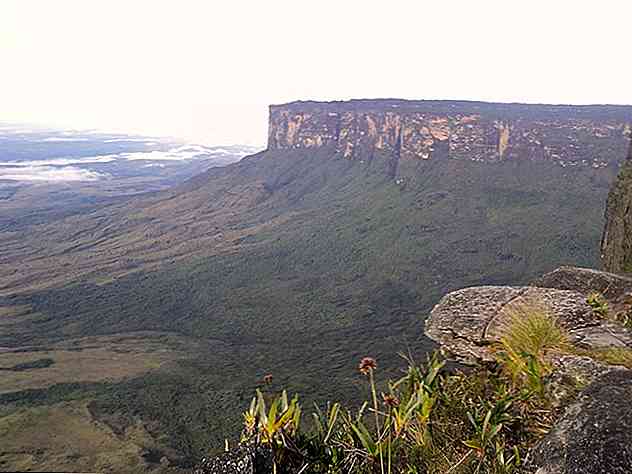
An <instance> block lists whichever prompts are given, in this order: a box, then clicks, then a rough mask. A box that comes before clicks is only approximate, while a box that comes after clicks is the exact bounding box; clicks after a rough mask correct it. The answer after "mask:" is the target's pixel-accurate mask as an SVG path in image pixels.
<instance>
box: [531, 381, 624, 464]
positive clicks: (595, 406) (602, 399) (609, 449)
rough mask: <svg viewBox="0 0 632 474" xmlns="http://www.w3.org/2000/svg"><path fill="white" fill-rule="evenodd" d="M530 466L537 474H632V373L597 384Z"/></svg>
mask: <svg viewBox="0 0 632 474" xmlns="http://www.w3.org/2000/svg"><path fill="white" fill-rule="evenodd" d="M529 460H530V464H531V465H532V466H533V469H535V473H536V474H629V473H630V472H632V371H631V370H613V371H610V372H608V373H606V374H604V375H601V376H600V377H598V378H597V379H596V380H595V381H594V382H592V383H591V384H590V385H589V386H588V387H587V388H586V389H584V390H583V391H582V393H581V394H580V396H579V398H578V399H577V401H576V402H575V403H574V404H573V405H571V406H570V407H569V408H568V409H567V410H566V412H565V414H564V416H563V418H562V419H561V420H560V421H559V422H558V423H557V424H556V425H555V427H554V428H553V430H552V431H551V433H549V434H548V435H547V436H546V437H545V438H544V439H543V440H542V441H540V442H539V443H538V444H537V445H536V446H535V448H534V449H533V450H532V451H531V453H530V455H529Z"/></svg>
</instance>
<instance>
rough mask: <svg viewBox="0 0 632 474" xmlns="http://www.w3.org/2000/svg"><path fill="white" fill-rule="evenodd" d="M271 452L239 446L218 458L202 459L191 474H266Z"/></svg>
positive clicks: (270, 461)
mask: <svg viewBox="0 0 632 474" xmlns="http://www.w3.org/2000/svg"><path fill="white" fill-rule="evenodd" d="M270 472H272V452H271V451H270V450H269V449H265V448H263V447H261V446H259V447H255V446H252V445H240V446H238V447H237V448H235V449H233V450H231V451H228V452H226V453H223V454H220V455H219V456H215V457H209V458H204V459H202V462H201V463H200V465H199V466H198V467H197V468H196V469H195V471H193V474H264V473H265V474H268V473H270Z"/></svg>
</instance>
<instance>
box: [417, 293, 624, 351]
mask: <svg viewBox="0 0 632 474" xmlns="http://www.w3.org/2000/svg"><path fill="white" fill-rule="evenodd" d="M523 307H535V308H542V309H543V310H546V311H547V312H549V313H550V314H551V315H553V316H554V317H555V318H556V319H557V321H558V323H559V324H560V326H562V327H563V328H564V329H566V330H567V332H568V333H569V335H570V337H571V342H572V343H573V344H576V345H578V346H582V347H586V348H599V347H632V334H631V333H630V331H629V330H626V329H624V328H623V327H621V326H620V325H618V324H614V323H611V322H609V321H607V320H605V319H603V318H602V317H601V316H599V315H597V314H596V313H594V312H593V309H592V308H591V306H590V305H588V303H587V302H586V295H585V294H584V293H580V292H577V291H572V290H561V289H556V288H540V287H532V286H523V287H512V286H479V287H472V288H464V289H462V290H458V291H454V292H452V293H449V294H447V295H446V296H444V297H443V298H442V299H441V301H439V303H438V304H437V305H436V306H435V307H434V309H433V310H432V312H431V313H430V317H429V318H428V319H427V320H426V323H425V333H426V335H427V336H428V337H430V338H431V339H434V340H435V341H436V342H438V343H439V344H440V345H441V346H442V348H443V349H444V350H447V351H448V352H450V353H451V354H453V355H454V356H456V358H457V359H459V360H461V361H464V362H473V361H476V360H483V361H492V360H494V357H493V354H492V350H491V346H492V345H493V344H494V343H496V342H498V341H499V339H500V334H501V332H502V328H503V327H504V325H505V324H506V323H507V322H508V320H509V318H510V317H511V314H512V311H514V310H519V309H520V308H523Z"/></svg>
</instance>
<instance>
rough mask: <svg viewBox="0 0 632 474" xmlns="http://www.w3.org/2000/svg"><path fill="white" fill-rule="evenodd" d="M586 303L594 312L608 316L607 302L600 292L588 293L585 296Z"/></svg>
mask: <svg viewBox="0 0 632 474" xmlns="http://www.w3.org/2000/svg"><path fill="white" fill-rule="evenodd" d="M586 303H588V304H589V305H590V307H592V309H593V312H594V313H595V314H598V315H599V316H601V317H602V318H606V317H607V316H608V302H607V301H606V299H605V298H604V296H603V295H602V294H601V293H599V292H593V293H591V294H589V295H588V298H586Z"/></svg>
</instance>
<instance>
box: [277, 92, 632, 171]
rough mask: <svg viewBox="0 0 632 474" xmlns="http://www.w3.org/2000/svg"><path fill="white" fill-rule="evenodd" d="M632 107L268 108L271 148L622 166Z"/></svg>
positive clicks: (386, 103) (385, 103) (418, 104)
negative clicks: (618, 163) (327, 147)
mask: <svg viewBox="0 0 632 474" xmlns="http://www.w3.org/2000/svg"><path fill="white" fill-rule="evenodd" d="M630 121H632V107H625V106H552V105H523V104H493V103H482V102H458V101H402V100H358V101H349V102H293V103H290V104H285V105H275V106H271V107H270V123H269V136H268V148H269V149H271V150H275V149H296V148H313V147H322V146H330V147H332V148H333V149H334V150H335V152H336V153H339V154H341V155H342V156H343V157H345V158H348V159H355V158H361V159H363V158H365V157H366V156H367V155H370V154H371V153H373V152H386V153H390V154H392V155H393V157H394V158H395V159H403V160H406V159H418V160H430V159H446V158H451V159H466V160H473V161H481V162H494V161H501V160H515V159H523V160H527V159H528V160H550V161H554V162H556V163H558V164H559V165H561V166H592V167H595V168H599V167H604V166H607V165H608V164H614V163H615V162H617V161H620V157H621V156H622V153H623V151H622V150H623V149H624V147H625V140H626V137H627V136H629V134H630V128H629V126H628V123H629V122H630Z"/></svg>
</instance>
